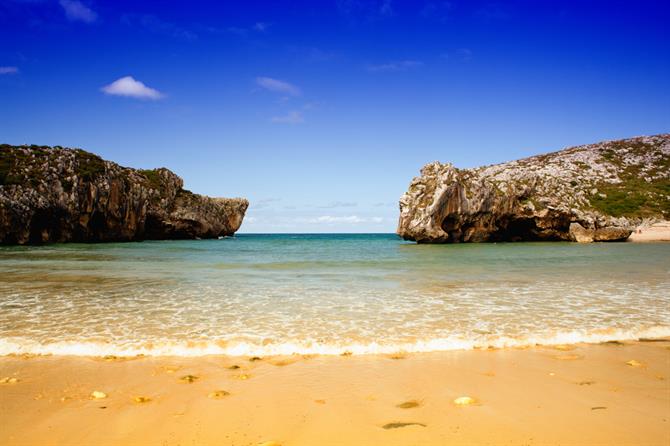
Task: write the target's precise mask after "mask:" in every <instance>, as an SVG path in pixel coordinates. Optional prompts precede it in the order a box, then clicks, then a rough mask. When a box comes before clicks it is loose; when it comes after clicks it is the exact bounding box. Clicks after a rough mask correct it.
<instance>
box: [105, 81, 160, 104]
mask: <svg viewBox="0 0 670 446" xmlns="http://www.w3.org/2000/svg"><path fill="white" fill-rule="evenodd" d="M102 91H103V92H104V93H105V94H109V95H113V96H125V97H130V98H136V99H151V100H157V99H161V98H163V97H164V96H165V95H164V94H163V93H161V92H160V91H158V90H155V89H153V88H150V87H147V86H146V85H144V84H143V83H142V82H140V81H138V80H135V79H133V77H132V76H125V77H122V78H120V79H117V80H115V81H114V82H112V83H111V84H109V85H105V86H104V87H102Z"/></svg>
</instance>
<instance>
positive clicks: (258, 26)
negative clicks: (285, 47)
mask: <svg viewBox="0 0 670 446" xmlns="http://www.w3.org/2000/svg"><path fill="white" fill-rule="evenodd" d="M269 26H270V24H269V23H265V22H256V23H255V24H254V26H253V29H254V31H258V32H261V33H264V32H265V31H267V29H268V27H269Z"/></svg>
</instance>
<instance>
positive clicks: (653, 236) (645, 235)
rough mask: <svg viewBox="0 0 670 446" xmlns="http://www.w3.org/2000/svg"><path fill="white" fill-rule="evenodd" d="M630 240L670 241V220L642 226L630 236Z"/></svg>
mask: <svg viewBox="0 0 670 446" xmlns="http://www.w3.org/2000/svg"><path fill="white" fill-rule="evenodd" d="M628 241H629V242H670V222H668V221H664V222H660V223H654V224H652V225H649V226H640V227H639V228H637V229H635V231H633V233H632V234H631V235H630V237H628Z"/></svg>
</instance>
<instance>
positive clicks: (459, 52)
mask: <svg viewBox="0 0 670 446" xmlns="http://www.w3.org/2000/svg"><path fill="white" fill-rule="evenodd" d="M440 57H441V58H442V59H448V60H462V61H466V62H467V61H469V60H470V59H472V50H471V49H470V48H458V49H456V50H454V51H453V52H448V53H442V54H441V55H440Z"/></svg>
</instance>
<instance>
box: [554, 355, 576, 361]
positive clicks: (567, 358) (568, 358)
mask: <svg viewBox="0 0 670 446" xmlns="http://www.w3.org/2000/svg"><path fill="white" fill-rule="evenodd" d="M552 358H554V359H558V360H559V361H576V360H577V359H584V357H583V356H582V355H555V356H552Z"/></svg>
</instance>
